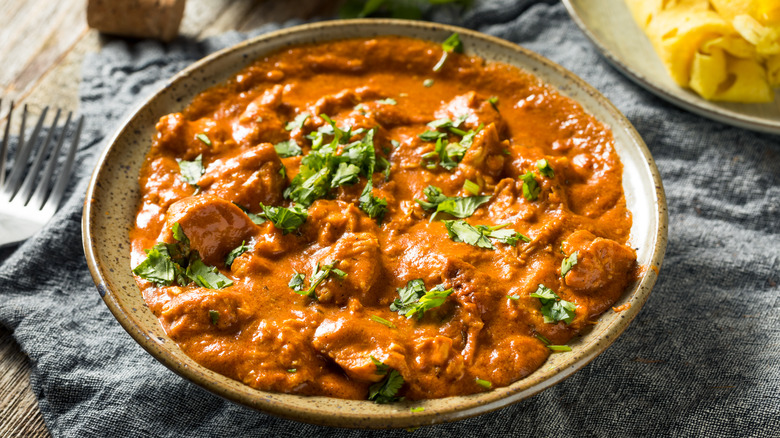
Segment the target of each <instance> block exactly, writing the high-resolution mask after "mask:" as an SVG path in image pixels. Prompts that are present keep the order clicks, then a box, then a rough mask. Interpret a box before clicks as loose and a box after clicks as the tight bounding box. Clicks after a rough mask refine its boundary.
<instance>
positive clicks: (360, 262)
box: [313, 233, 382, 306]
mask: <svg viewBox="0 0 780 438" xmlns="http://www.w3.org/2000/svg"><path fill="white" fill-rule="evenodd" d="M313 259H314V260H318V261H319V262H320V263H330V262H332V261H335V260H338V261H339V262H338V264H337V265H336V266H335V267H336V268H338V269H341V270H342V271H344V272H346V273H347V276H346V277H344V278H338V279H334V278H332V276H331V281H325V282H323V283H322V284H321V285H320V286H318V287H317V288H316V290H315V292H316V294H317V300H318V301H319V302H320V303H333V304H335V305H337V306H345V305H346V304H347V302H348V301H349V299H350V298H354V299H356V300H358V301H360V302H361V303H362V304H364V305H368V304H369V303H371V302H373V300H372V297H371V294H370V292H371V288H372V287H373V286H374V283H376V280H377V278H378V277H379V275H380V273H381V266H382V263H381V261H380V260H379V242H378V241H377V239H376V236H374V235H373V234H371V233H348V234H344V235H343V236H341V238H340V239H339V240H338V242H336V244H335V245H334V246H332V247H328V248H327V249H324V250H322V251H319V252H318V253H317V254H315V256H314V257H313Z"/></svg>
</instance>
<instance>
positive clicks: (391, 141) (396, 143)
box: [390, 140, 401, 149]
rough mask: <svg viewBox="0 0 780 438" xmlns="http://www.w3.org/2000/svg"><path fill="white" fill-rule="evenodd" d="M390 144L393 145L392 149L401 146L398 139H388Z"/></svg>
mask: <svg viewBox="0 0 780 438" xmlns="http://www.w3.org/2000/svg"><path fill="white" fill-rule="evenodd" d="M390 144H392V145H393V149H398V148H400V147H401V142H400V141H398V140H390Z"/></svg>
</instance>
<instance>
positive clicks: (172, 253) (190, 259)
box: [133, 222, 233, 289]
mask: <svg viewBox="0 0 780 438" xmlns="http://www.w3.org/2000/svg"><path fill="white" fill-rule="evenodd" d="M171 234H172V235H173V238H174V240H176V243H165V242H158V243H157V244H156V245H155V246H154V247H152V248H151V249H149V250H146V259H145V260H144V261H143V262H141V263H140V264H139V265H138V266H136V267H135V268H134V269H133V273H134V274H135V275H137V276H139V277H141V278H143V279H145V280H148V281H151V282H152V283H155V284H157V285H161V286H170V285H171V284H173V282H174V281H175V282H176V283H177V284H179V285H181V286H186V285H188V284H190V283H191V282H195V283H196V284H197V285H198V286H201V287H205V288H209V289H222V288H225V287H228V286H230V285H232V284H233V282H232V281H231V280H230V279H229V278H227V277H225V276H224V275H222V274H221V273H220V272H219V270H217V268H216V267H213V266H207V265H206V264H204V263H203V261H202V260H201V259H200V255H198V252H197V251H192V250H191V249H190V239H188V238H187V236H186V235H185V234H184V230H183V229H182V227H181V226H180V225H179V223H178V222H176V223H174V224H173V226H172V227H171Z"/></svg>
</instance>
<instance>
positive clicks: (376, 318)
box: [369, 315, 395, 328]
mask: <svg viewBox="0 0 780 438" xmlns="http://www.w3.org/2000/svg"><path fill="white" fill-rule="evenodd" d="M369 318H371V321H374V322H378V323H380V324H382V325H384V326H386V327H390V328H395V324H393V323H392V322H390V321H388V320H386V319H384V318H382V317H381V316H376V315H371V316H370V317H369Z"/></svg>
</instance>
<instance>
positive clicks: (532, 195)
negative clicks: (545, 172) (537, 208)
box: [520, 172, 542, 201]
mask: <svg viewBox="0 0 780 438" xmlns="http://www.w3.org/2000/svg"><path fill="white" fill-rule="evenodd" d="M520 179H521V180H522V181H523V197H525V199H527V200H529V201H536V199H537V198H538V197H539V193H541V191H542V188H541V187H539V184H538V183H537V182H536V174H535V173H534V172H527V173H526V174H525V175H521V176H520Z"/></svg>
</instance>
